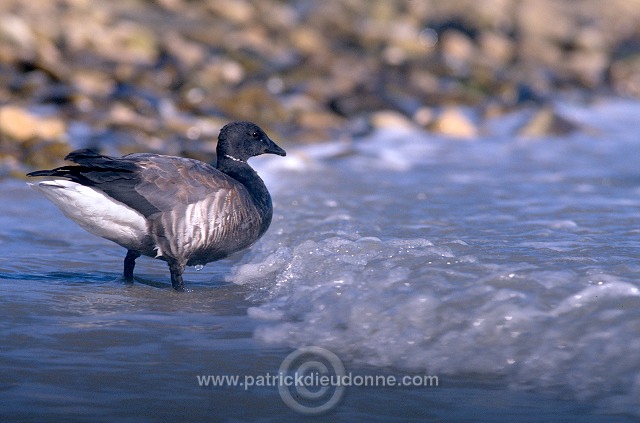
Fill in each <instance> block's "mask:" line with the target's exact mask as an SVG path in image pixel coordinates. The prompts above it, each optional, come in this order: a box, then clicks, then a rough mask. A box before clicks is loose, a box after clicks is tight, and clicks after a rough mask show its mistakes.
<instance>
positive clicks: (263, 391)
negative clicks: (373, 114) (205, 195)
mask: <svg viewBox="0 0 640 423" xmlns="http://www.w3.org/2000/svg"><path fill="white" fill-rule="evenodd" d="M558 109H559V110H560V112H561V113H562V115H563V116H564V117H566V118H568V119H572V120H574V121H576V122H578V123H580V125H581V126H582V127H584V128H586V130H584V131H580V132H576V133H574V134H571V135H568V136H564V137H548V138H543V139H524V138H517V137H513V136H512V135H510V134H512V133H513V127H514V125H516V124H517V123H518V119H519V118H520V117H519V116H518V115H512V116H507V117H504V118H501V119H498V120H495V121H494V122H493V123H492V124H491V126H490V127H488V128H486V129H487V134H490V135H487V136H484V137H482V138H480V139H477V140H472V141H455V140H451V139H445V138H439V137H434V136H432V135H429V134H425V133H421V132H417V131H412V132H406V131H400V130H393V131H380V132H377V133H376V134H374V135H373V136H371V137H368V138H366V139H361V140H358V141H356V142H354V143H340V142H336V143H332V144H325V145H322V146H315V147H306V148H301V149H297V150H296V149H290V154H289V155H288V156H287V157H286V158H284V159H283V158H280V157H273V158H258V159H254V163H253V164H254V165H255V166H256V168H257V169H258V170H259V172H260V174H261V175H262V176H263V178H264V179H265V181H266V182H267V185H268V186H269V188H270V190H271V192H272V195H273V198H274V205H275V214H274V221H273V224H272V226H271V228H270V230H269V231H268V233H267V234H266V235H265V236H264V238H263V239H262V240H260V241H259V242H258V243H257V244H256V245H255V246H254V247H253V248H252V249H251V250H250V251H248V252H246V253H245V254H240V255H237V256H235V257H232V258H230V259H227V260H224V261H221V262H218V263H213V264H209V265H207V266H206V267H205V268H204V269H203V270H201V271H199V272H197V271H195V270H194V269H190V270H188V271H187V272H186V274H185V281H186V283H187V284H188V286H189V287H190V288H191V292H188V293H185V294H178V293H175V292H173V291H172V290H171V289H169V277H168V271H167V269H166V265H165V264H164V263H163V262H160V261H154V260H151V259H148V258H141V259H139V260H138V265H137V267H136V273H137V274H138V275H140V276H141V277H143V278H145V279H146V280H149V281H153V285H156V286H150V285H147V284H140V283H136V284H134V285H125V284H123V283H122V282H121V281H119V280H118V277H119V275H120V272H121V267H122V259H123V257H124V253H125V251H124V250H123V249H122V248H120V247H118V246H117V245H115V244H112V243H110V242H108V241H105V240H101V239H99V238H95V237H93V236H92V235H90V234H87V233H85V232H84V231H83V230H82V229H80V228H78V227H77V226H76V225H75V224H73V223H72V222H70V221H69V220H67V219H66V218H65V217H64V216H63V215H62V213H60V212H58V211H57V210H56V209H55V207H54V206H52V205H50V204H49V203H48V202H47V201H46V200H45V199H44V198H42V197H40V196H39V195H38V194H37V193H36V192H33V191H32V190H29V189H28V188H27V187H26V185H25V184H24V183H23V182H21V181H4V182H2V184H1V185H0V192H2V197H3V199H5V201H2V202H1V203H0V249H1V250H2V257H0V283H1V284H2V287H3V291H4V294H3V295H2V297H0V312H1V313H2V316H3V318H2V319H1V320H0V344H2V349H0V367H1V368H0V375H1V376H0V389H1V390H2V392H3V402H2V406H1V409H0V416H5V417H12V418H18V417H21V418H28V419H32V420H37V419H42V418H44V417H50V416H70V417H71V418H75V419H78V420H87V419H89V418H98V419H107V418H111V417H118V418H120V419H123V420H134V419H135V420H137V421H138V420H158V419H160V418H176V419H177V418H183V419H186V420H196V419H202V418H209V419H220V420H225V419H230V420H234V421H238V420H240V421H242V420H255V419H258V420H265V421H281V420H282V419H284V420H296V419H298V418H299V417H300V416H299V415H298V414H296V412H295V411H293V410H290V409H289V408H288V407H287V406H286V405H285V404H284V403H283V402H282V401H281V400H280V396H279V394H278V390H277V388H274V387H253V388H251V389H248V390H244V389H243V388H240V387H224V388H219V387H218V388H212V387H201V386H198V383H197V380H196V375H204V374H240V375H260V374H265V373H267V372H270V373H277V371H278V369H279V366H280V364H281V363H282V360H283V359H284V358H285V357H286V356H287V354H289V353H290V352H291V351H293V350H295V349H296V348H300V347H304V346H309V345H318V346H321V347H323V348H326V349H328V350H330V351H332V352H333V353H335V354H336V355H337V356H338V357H339V358H340V359H341V360H342V362H343V363H344V365H345V367H346V368H347V369H348V370H349V371H354V372H356V373H362V374H397V375H437V376H438V378H439V381H440V385H439V386H438V387H430V388H425V387H422V388H419V387H402V388H395V389H391V388H389V387H386V388H382V387H378V388H371V387H367V388H365V387H359V388H358V387H351V388H350V389H348V390H347V393H346V395H345V397H344V399H343V401H342V402H341V403H340V404H339V405H338V406H337V407H336V408H335V409H334V410H333V411H332V413H333V416H334V417H335V418H337V419H339V420H341V421H347V420H353V419H364V420H369V421H375V420H378V421H391V420H394V419H395V420H398V421H400V420H407V419H415V420H416V421H423V420H424V419H425V418H432V419H443V420H447V421H451V420H472V419H478V418H484V419H487V420H492V421H513V420H514V419H518V420H519V421H562V420H564V421H567V420H568V419H578V418H579V419H581V420H582V421H590V420H593V421H597V420H598V419H601V418H603V416H606V418H607V420H608V421H632V420H633V419H634V418H637V417H638V416H640V408H639V407H638V405H637V404H638V398H640V358H638V357H639V356H638V354H637V351H639V350H640V311H639V310H640V291H639V287H640V284H639V282H638V275H639V274H640V273H639V272H640V264H639V263H638V256H639V253H640V249H639V247H640V218H639V211H640V172H639V171H638V170H637V169H638V157H640V142H638V136H637V134H638V133H639V132H640V131H639V129H640V124H638V121H637V116H639V115H640V104H637V103H632V102H626V101H621V100H609V101H607V102H603V103H602V104H595V105H591V106H576V105H567V104H559V105H558ZM158 284H160V286H161V287H157V285H158Z"/></svg>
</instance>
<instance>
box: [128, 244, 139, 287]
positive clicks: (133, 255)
mask: <svg viewBox="0 0 640 423" xmlns="http://www.w3.org/2000/svg"><path fill="white" fill-rule="evenodd" d="M138 257H140V253H139V252H137V251H133V250H127V256H126V257H125V258H124V280H125V281H127V282H133V268H134V267H136V259H137V258H138Z"/></svg>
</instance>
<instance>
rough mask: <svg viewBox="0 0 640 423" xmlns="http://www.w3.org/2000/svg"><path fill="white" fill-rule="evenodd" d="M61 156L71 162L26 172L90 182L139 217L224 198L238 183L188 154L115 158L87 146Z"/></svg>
mask: <svg viewBox="0 0 640 423" xmlns="http://www.w3.org/2000/svg"><path fill="white" fill-rule="evenodd" d="M65 159H66V160H69V161H71V162H74V163H76V165H72V166H63V167H59V168H56V169H53V170H41V171H36V172H32V173H30V174H29V176H51V177H63V178H67V179H70V180H72V181H74V182H77V183H79V184H82V185H86V186H90V187H93V188H95V189H98V190H100V191H102V192H104V193H105V194H107V195H108V196H109V197H111V198H113V199H114V200H117V201H119V202H121V203H124V204H126V205H127V206H129V207H131V208H133V209H134V210H137V211H138V212H140V213H141V214H143V215H144V216H145V217H149V216H151V215H154V214H156V213H161V212H167V211H171V210H174V209H176V208H180V206H185V205H188V204H194V203H197V202H200V201H203V200H205V199H206V198H208V197H212V196H214V197H216V196H223V197H226V195H227V194H228V193H229V192H232V191H237V190H239V189H240V190H241V189H242V188H243V187H242V186H241V184H239V183H238V182H236V181H235V180H233V179H232V178H230V177H229V176H227V175H225V174H224V173H222V172H220V171H218V170H217V169H215V168H214V167H212V166H210V165H208V164H206V163H203V162H200V161H198V160H193V159H185V158H180V157H171V156H163V155H158V154H148V153H140V154H129V155H127V156H124V157H119V158H115V157H109V156H104V155H101V154H98V153H96V152H94V151H92V150H76V151H73V152H71V153H69V155H68V156H67V157H65Z"/></svg>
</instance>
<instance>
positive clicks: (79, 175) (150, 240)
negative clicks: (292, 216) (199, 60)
mask: <svg viewBox="0 0 640 423" xmlns="http://www.w3.org/2000/svg"><path fill="white" fill-rule="evenodd" d="M264 153H272V154H278V155H280V156H284V155H286V153H285V151H284V150H283V149H282V148H280V147H278V146H277V145H276V144H275V143H274V142H273V141H272V140H271V139H270V138H269V137H268V136H267V134H265V133H264V131H263V130H262V129H260V127H258V126H257V125H256V124H254V123H251V122H233V123H229V124H227V125H226V126H224V127H223V128H222V130H221V131H220V135H219V137H218V145H217V148H216V154H217V164H216V167H215V168H214V167H213V166H210V165H208V164H206V163H203V162H200V161H198V160H193V159H185V158H181V157H172V156H163V155H159V154H149V153H138V154H129V155H126V156H123V157H108V156H103V155H100V154H98V153H96V152H94V151H92V150H76V151H73V152H71V153H70V154H69V155H68V156H67V157H65V160H69V161H71V162H74V163H76V164H77V165H75V166H74V165H71V166H63V167H59V168H56V169H52V170H39V171H36V172H31V173H29V174H28V176H48V177H49V178H48V179H46V180H43V181H41V182H38V183H36V184H29V185H31V186H32V187H34V188H35V189H37V190H38V191H40V192H42V193H43V194H44V195H45V196H46V197H47V198H48V199H49V200H50V201H52V202H53V203H54V204H55V205H56V206H57V207H58V208H59V209H60V210H62V212H63V213H64V214H65V215H66V216H67V217H69V218H70V219H72V220H73V221H75V222H76V223H77V224H79V225H80V226H81V227H82V228H84V229H85V230H87V231H89V232H91V233H92V234H94V235H97V236H100V237H103V238H106V239H108V240H111V241H113V242H115V243H117V244H120V245H121V246H123V247H124V248H126V249H127V250H128V251H127V255H126V257H125V259H124V279H125V280H126V281H128V282H132V281H133V268H134V266H135V260H136V258H138V257H140V255H145V256H149V257H155V258H158V259H161V260H164V261H166V262H167V264H168V265H169V270H170V272H171V284H172V285H173V288H174V289H176V290H178V291H183V290H184V284H183V282H182V273H183V271H184V268H185V266H199V265H205V264H206V263H209V262H212V261H215V260H219V259H221V258H224V257H226V256H228V255H229V254H231V253H234V252H236V251H239V250H241V249H243V248H246V247H248V246H250V245H251V244H253V243H254V242H255V241H256V240H257V239H258V238H260V237H261V236H262V234H264V233H265V231H266V230H267V228H268V227H269V224H270V223H271V217H272V215H273V207H272V205H271V196H270V195H269V191H267V187H266V186H265V185H264V182H263V181H262V179H260V177H259V176H258V174H257V173H256V171H255V170H253V169H252V168H251V166H249V165H248V164H247V160H248V159H249V158H250V157H253V156H258V155H260V154H264ZM61 178H62V179H61Z"/></svg>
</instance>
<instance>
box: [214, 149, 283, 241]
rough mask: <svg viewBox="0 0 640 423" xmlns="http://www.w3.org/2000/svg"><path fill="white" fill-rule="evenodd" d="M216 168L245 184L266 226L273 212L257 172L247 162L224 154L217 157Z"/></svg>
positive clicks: (267, 192)
mask: <svg viewBox="0 0 640 423" xmlns="http://www.w3.org/2000/svg"><path fill="white" fill-rule="evenodd" d="M216 168H217V169H218V170H219V171H221V172H223V173H225V174H226V175H228V176H230V177H232V178H233V179H235V180H236V181H238V182H240V183H241V184H242V185H244V186H245V188H246V189H247V191H249V194H250V195H251V198H252V199H253V201H254V203H255V205H256V206H257V207H258V209H259V210H260V213H261V214H262V215H264V216H265V218H266V224H267V226H268V225H269V223H270V222H271V215H272V213H273V207H272V205H271V196H270V195H269V191H267V187H266V185H265V184H264V182H263V181H262V179H261V178H260V176H258V173H257V172H256V171H255V170H253V168H252V167H251V166H249V164H248V163H246V162H243V161H239V160H236V159H234V158H233V157H226V156H221V157H220V156H219V157H218V163H217V165H216ZM265 230H266V228H265Z"/></svg>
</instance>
